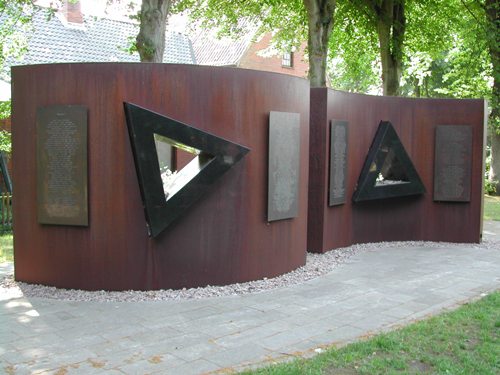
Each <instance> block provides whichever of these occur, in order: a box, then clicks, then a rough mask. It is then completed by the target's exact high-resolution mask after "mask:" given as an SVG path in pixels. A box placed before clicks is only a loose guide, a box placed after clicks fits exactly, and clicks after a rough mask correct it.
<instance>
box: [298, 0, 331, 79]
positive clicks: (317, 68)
mask: <svg viewBox="0 0 500 375" xmlns="http://www.w3.org/2000/svg"><path fill="white" fill-rule="evenodd" d="M303 2H304V6H305V8H306V10H307V18H308V23H309V35H308V50H309V51H308V52H309V80H310V84H311V87H325V86H326V65H327V57H328V42H329V40H330V34H331V32H332V28H333V22H334V16H335V5H336V0H303Z"/></svg>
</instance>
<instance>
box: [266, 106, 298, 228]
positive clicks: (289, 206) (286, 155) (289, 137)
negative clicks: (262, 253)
mask: <svg viewBox="0 0 500 375" xmlns="http://www.w3.org/2000/svg"><path fill="white" fill-rule="evenodd" d="M299 174H300V114H299V113H289V112H275V111H271V113H270V116H269V171H268V181H269V186H268V205H267V220H268V221H274V220H282V219H289V218H293V217H297V216H298V214H299V177H300V176H299Z"/></svg>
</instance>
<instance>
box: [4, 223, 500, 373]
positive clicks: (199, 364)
mask: <svg viewBox="0 0 500 375" xmlns="http://www.w3.org/2000/svg"><path fill="white" fill-rule="evenodd" d="M498 230H499V233H500V226H499V227H498ZM441 246H442V245H440V246H439V247H438V246H430V247H422V246H417V247H412V248H404V249H398V248H395V247H388V248H383V247H378V248H377V249H376V250H374V251H366V252H362V253H360V254H358V255H356V256H354V257H353V258H351V259H350V261H349V262H348V263H347V264H344V265H343V266H341V267H339V268H337V269H335V270H334V271H332V272H330V273H329V274H326V275H323V276H322V277H319V278H316V279H313V280H309V281H307V282H304V283H302V284H300V285H294V286H291V287H287V288H281V289H276V290H274V291H268V292H263V293H256V294H249V295H244V296H229V297H221V298H208V299H204V300H182V301H163V302H160V301H159V302H153V301H150V302H137V303H131V302H123V303H115V302H112V303H99V302H66V301H54V300H49V299H43V298H30V299H29V300H28V299H26V298H24V297H15V296H14V297H13V296H9V295H0V321H1V324H0V363H1V365H0V373H1V372H2V371H3V372H4V373H10V372H13V371H15V374H56V373H58V372H59V374H60V373H62V372H65V371H66V372H67V373H68V374H80V373H83V374H110V373H111V374H112V373H120V374H123V373H126V374H134V373H137V374H144V373H154V374H176V375H177V374H183V375H184V374H188V375H189V374H199V373H204V372H212V371H214V372H224V371H226V372H230V371H236V370H239V369H243V368H248V367H255V366H262V365H263V364H266V363H269V362H272V361H283V360H287V359H290V358H294V357H295V356H308V355H312V354H314V353H315V351H314V349H315V348H318V347H325V346H328V345H345V344H346V343H347V342H350V341H352V340H356V339H359V338H364V337H366V335H371V334H372V333H373V332H375V331H376V332H380V331H386V330H391V329H395V328H396V327H398V326H400V325H402V324H406V323H410V322H413V321H415V320H419V319H423V318H425V317H427V316H429V315H433V314H437V313H440V312H442V311H445V310H447V309H450V308H455V307H457V306H458V305H459V304H461V303H463V302H465V301H468V300H470V299H475V298H477V297H478V296H480V295H481V294H483V293H485V292H488V291H493V290H498V289H499V288H500V251H498V250H485V249H481V250H478V249H477V248H474V247H472V246H460V247H458V248H457V247H453V248H446V247H441ZM2 267H3V266H2V265H0V275H1V274H2V272H8V270H7V271H5V270H6V268H5V267H3V268H2Z"/></svg>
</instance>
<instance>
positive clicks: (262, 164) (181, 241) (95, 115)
mask: <svg viewBox="0 0 500 375" xmlns="http://www.w3.org/2000/svg"><path fill="white" fill-rule="evenodd" d="M12 77H13V78H12V79H13V124H14V125H13V135H12V138H13V148H14V150H18V151H17V152H16V151H15V152H14V160H13V164H14V196H16V197H18V198H17V199H15V202H14V220H15V230H14V246H15V278H16V279H17V280H21V281H26V282H31V283H41V284H46V285H54V286H58V287H66V288H82V289H88V290H97V289H107V290H126V289H137V290H147V289H158V288H182V287H193V286H204V285H207V284H210V285H221V284H229V283H234V282H242V281H248V280H254V279H259V278H263V277H273V276H276V275H279V274H282V273H286V272H288V271H291V270H293V269H295V268H297V267H299V266H301V265H303V264H304V263H305V257H306V248H307V243H306V241H307V199H308V192H307V184H308V180H307V176H308V154H309V84H308V82H307V81H306V80H302V79H298V78H292V77H289V76H285V75H279V74H273V73H263V72H256V71H250V70H239V69H231V68H210V67H195V66H181V65H166V64H159V65H156V64H60V65H39V66H24V67H16V68H13V71H12ZM124 103H125V107H124ZM272 113H274V115H271V114H272ZM271 117H273V118H276V120H273V121H270V118H271ZM289 118H290V119H291V120H290V119H289ZM165 129H170V130H169V131H170V133H169V131H166V130H165ZM172 129H173V130H172ZM148 132H149V133H148ZM207 134H208V135H207ZM270 136H274V138H273V139H274V140H273V142H274V143H273V145H274V144H276V145H274V146H272V148H271V149H270V148H269V147H270V142H269V139H270ZM61 139H65V140H66V141H64V142H63V141H61ZM280 139H281V140H284V141H286V142H287V145H288V146H290V147H291V150H292V151H293V152H292V153H291V154H290V155H289V158H287V159H286V160H281V159H283V158H281V159H280V158H279V156H280V155H282V151H280V148H283V147H284V144H283V142H281V141H280ZM157 140H160V141H163V140H166V142H167V143H170V146H171V147H173V146H175V147H177V146H178V143H182V144H185V145H187V146H188V147H184V148H182V147H181V146H180V148H178V149H177V150H178V151H177V152H176V153H175V154H176V155H175V156H174V159H175V158H177V159H179V160H178V165H179V168H181V167H183V166H184V165H186V164H188V166H187V167H189V168H187V167H185V168H183V169H182V170H181V172H182V173H183V175H182V176H181V177H182V179H183V181H181V182H179V181H180V180H178V181H176V183H175V184H177V185H176V186H175V190H169V191H168V194H167V190H165V194H163V191H161V180H160V177H159V176H160V174H155V170H157V168H158V163H159V162H158V160H156V159H155V157H156V156H153V158H151V155H156V154H151V150H152V149H153V150H154V149H155V147H157V148H159V147H160V146H159V143H158V142H157ZM155 142H156V143H155ZM276 142H277V143H276ZM155 145H156V146H155ZM172 145H173V146H172ZM151 146H152V147H151ZM162 147H163V146H162ZM185 149H186V150H188V151H190V150H191V151H192V150H195V151H193V152H195V153H194V154H192V155H190V154H189V153H186V151H185ZM157 150H159V149H157ZM158 155H160V153H159V151H158ZM186 155H188V156H186ZM189 155H190V156H189ZM275 156H278V158H277V159H276V160H274V159H273V160H270V159H272V158H274V157H275ZM158 157H159V156H158ZM189 161H191V163H189ZM270 162H273V163H277V165H278V167H279V168H278V170H281V172H280V173H282V174H283V176H275V175H272V173H271V175H270V171H269V168H268V165H269V163H270ZM160 167H161V163H160ZM136 168H137V170H138V171H139V172H136ZM290 173H292V174H293V176H292V177H293V178H290V177H289V174H290ZM282 177H284V179H283V178H282ZM186 181H187V182H186ZM158 184H160V185H158ZM270 185H273V188H274V190H272V189H269V186H270ZM158 186H160V188H158ZM158 189H160V190H158ZM37 190H38V191H37ZM174 192H175V194H174ZM269 194H270V196H269V197H268V195H269ZM268 198H270V199H268ZM289 209H290V210H289ZM287 210H289V211H290V213H289V214H288V213H287V212H288V211H287ZM173 211H175V212H176V215H174V216H172V215H170V213H171V212H173ZM269 213H271V214H273V213H277V214H280V213H282V214H280V215H277V218H276V219H273V217H272V216H273V215H269ZM274 216H276V215H274ZM147 222H148V224H149V231H150V233H149V234H151V236H150V235H148V229H147V227H146V223H147Z"/></svg>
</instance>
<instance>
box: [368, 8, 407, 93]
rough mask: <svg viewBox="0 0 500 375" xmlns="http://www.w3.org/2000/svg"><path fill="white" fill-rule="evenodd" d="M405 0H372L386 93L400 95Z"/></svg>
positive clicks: (383, 84) (384, 91) (383, 86)
mask: <svg viewBox="0 0 500 375" xmlns="http://www.w3.org/2000/svg"><path fill="white" fill-rule="evenodd" d="M404 2H405V0H382V1H373V0H371V1H370V4H371V8H372V11H373V12H374V14H375V16H376V28H377V34H378V39H379V46H380V59H381V62H382V88H383V93H384V95H393V96H395V95H399V88H400V87H399V84H400V80H401V73H402V68H403V41H404V33H405V30H406V18H405V14H404V6H405V3H404Z"/></svg>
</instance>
